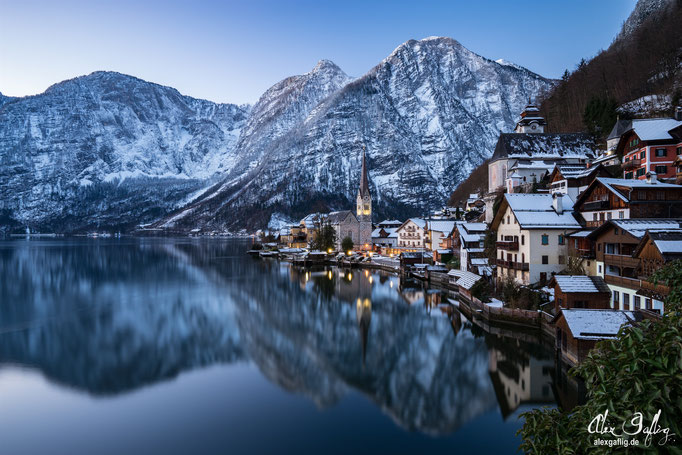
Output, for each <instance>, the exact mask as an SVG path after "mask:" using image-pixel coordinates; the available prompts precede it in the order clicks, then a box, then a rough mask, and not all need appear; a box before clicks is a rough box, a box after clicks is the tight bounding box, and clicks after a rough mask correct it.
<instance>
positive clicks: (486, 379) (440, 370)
mask: <svg viewBox="0 0 682 455" xmlns="http://www.w3.org/2000/svg"><path fill="white" fill-rule="evenodd" d="M246 249H247V245H246V244H244V242H238V241H234V240H231V241H228V240H226V241H219V240H208V241H192V240H187V239H181V240H174V239H128V240H110V241H106V240H99V241H96V242H95V241H91V240H88V241H86V240H78V241H69V240H59V241H57V240H55V241H43V242H5V243H2V244H0V279H1V283H2V284H1V285H0V315H2V319H1V323H0V372H2V371H8V370H9V369H12V368H14V367H15V366H20V367H21V371H22V372H23V373H21V374H30V372H31V371H35V372H38V373H39V374H40V375H42V376H43V377H44V378H46V379H47V380H48V381H49V382H50V383H52V384H54V385H55V386H57V389H55V392H54V393H59V387H64V386H65V387H66V388H68V389H69V390H71V391H77V392H79V393H84V394H87V395H89V396H93V397H109V398H110V399H114V400H116V399H117V398H118V397H121V399H126V400H127V401H130V400H131V398H129V397H130V396H131V395H133V397H134V399H133V402H135V400H139V401H140V403H142V402H143V401H144V397H145V396H146V395H149V394H150V393H152V392H151V391H153V390H154V389H155V387H153V386H155V385H157V384H159V385H160V384H162V383H167V382H169V381H170V380H173V379H175V378H178V377H181V376H182V375H183V374H184V373H189V372H191V371H204V370H205V369H206V367H209V366H212V365H222V366H227V367H231V366H235V367H236V366H238V365H244V364H247V365H250V366H253V368H255V371H257V372H258V374H259V375H260V376H261V377H264V378H265V379H267V381H268V382H269V383H270V384H274V385H276V386H277V387H278V388H279V389H280V390H281V391H282V392H283V393H285V394H291V393H293V394H294V395H295V396H298V397H300V398H301V399H303V400H307V401H308V402H310V401H312V402H313V403H314V404H315V406H316V408H318V409H320V410H322V411H323V412H324V411H326V410H329V409H333V408H334V407H335V406H336V405H337V404H340V403H344V402H345V398H344V397H347V396H349V395H355V394H359V395H360V396H362V397H365V398H366V399H367V400H369V402H370V403H372V405H373V406H374V407H375V408H376V409H378V410H380V413H381V414H382V415H383V416H387V417H389V418H390V420H391V421H392V423H393V424H394V426H397V427H398V428H400V429H401V430H402V431H403V433H402V434H404V435H405V437H409V438H417V436H416V435H420V434H421V435H429V436H430V437H433V436H439V437H445V436H452V435H457V434H458V429H460V428H461V427H463V426H465V425H467V424H468V423H470V422H473V421H476V420H477V419H481V418H484V417H485V418H486V419H489V418H492V417H486V416H491V415H493V416H494V415H499V416H500V417H501V418H499V417H498V419H499V422H500V423H499V425H503V423H504V422H511V423H513V426H512V427H510V428H507V427H500V428H505V430H504V431H505V432H506V434H507V435H508V436H507V439H506V440H508V441H512V442H511V443H509V442H505V444H510V445H506V446H505V447H507V448H509V447H510V446H513V447H516V446H517V445H518V439H517V437H516V436H514V433H515V431H516V429H518V426H520V422H518V421H517V420H516V419H517V417H518V414H519V412H521V411H523V410H527V409H531V408H533V407H538V406H543V405H549V406H555V405H558V406H561V407H566V408H570V407H572V406H574V405H575V404H576V403H578V402H579V401H580V398H579V397H580V394H581V390H580V386H579V385H578V384H576V383H575V380H574V379H572V378H570V377H567V376H566V374H565V372H562V371H561V370H560V369H559V370H557V369H556V368H555V358H554V353H553V350H552V349H551V346H548V345H547V344H546V343H544V342H543V341H542V340H541V339H540V338H538V336H537V335H535V334H524V333H522V332H519V331H518V330H513V331H511V330H505V329H500V328H495V327H487V326H485V325H482V324H481V323H478V322H476V321H474V322H472V321H471V320H469V319H468V318H466V317H465V316H464V315H463V314H462V313H460V311H459V310H458V308H457V300H456V295H453V294H452V293H448V292H446V291H440V290H436V289H425V288H423V287H422V286H421V284H420V283H418V282H411V281H409V280H403V279H401V278H400V277H398V276H395V275H390V274H387V273H385V272H380V271H369V270H359V269H352V270H351V269H348V270H343V269H337V268H321V269H298V268H296V267H294V266H292V265H291V264H288V263H281V262H277V261H274V260H261V259H254V258H250V257H248V256H246V255H245V254H244V251H245V250H246ZM250 381H251V382H253V380H250ZM134 391H141V393H136V394H131V392H134ZM31 393H33V392H32V391H29V390H27V391H26V394H27V397H26V400H25V402H22V407H23V408H31V406H35V404H33V402H32V401H31V400H30V397H29V396H28V395H30V394H31ZM185 393H187V394H189V395H190V396H191V394H193V393H196V394H197V396H199V395H203V394H207V393H212V394H218V395H219V394H221V393H225V391H224V390H223V389H216V390H213V389H205V388H202V389H200V390H199V389H197V390H193V389H190V390H189V391H187V392H185ZM258 393H262V392H256V394H258ZM15 399H17V400H21V394H19V396H18V397H15ZM96 405H97V407H99V408H101V409H103V410H106V409H108V408H107V406H111V404H110V402H109V401H97V402H96ZM139 406H140V410H144V411H143V412H153V410H150V409H148V408H147V407H144V405H143V404H140V405H139ZM249 406H250V408H249V409H250V410H249V411H248V413H247V414H254V418H255V419H263V418H264V417H263V416H267V415H269V414H272V412H273V410H272V406H274V405H273V404H272V403H271V402H270V401H269V402H267V403H261V404H259V407H257V408H254V406H255V405H254V404H253V403H251V404H250V405H249ZM354 406H359V405H354ZM255 409H257V410H258V411H257V412H256V410H255ZM36 412H37V413H39V412H40V410H39V409H38V408H36ZM69 412H70V411H69V409H68V408H64V409H60V415H61V416H62V418H63V419H65V421H68V419H69V418H70V417H73V416H70V414H69ZM141 412H142V411H141ZM211 412H217V411H215V410H214V411H211V410H206V413H207V415H210V414H211ZM235 412H240V415H243V414H244V411H243V410H235ZM356 412H362V413H364V414H367V411H366V410H365V411H360V410H357V411H356ZM258 413H263V415H260V414H258ZM491 413H492V414H491ZM322 415H325V414H322ZM330 415H333V414H330ZM2 417H3V416H2V412H0V418H2ZM73 418H75V417H73ZM309 418H310V419H313V421H315V419H319V417H315V416H312V415H311V416H310V417H309ZM367 418H368V419H369V418H370V417H367ZM368 422H370V421H369V420H368ZM372 422H373V423H374V424H375V425H377V428H378V427H380V426H381V423H380V422H379V421H376V422H374V421H372ZM51 423H52V422H44V424H45V425H47V426H49V425H50V424H51ZM254 424H255V422H254ZM349 424H350V423H349ZM487 425H490V423H487ZM498 430H499V431H502V430H501V429H498ZM468 431H471V430H468ZM491 431H492V430H491ZM12 432H13V428H12V426H11V425H7V426H6V428H5V430H0V436H2V437H3V438H9V439H8V440H10V441H11V440H12V437H13V433H12ZM65 434H66V435H68V432H67V433H65ZM138 437H139V438H141V439H143V438H147V437H149V436H148V434H142V433H140V435H138ZM212 437H213V438H214V439H215V440H216V442H215V444H216V445H215V447H222V445H221V444H222V443H223V442H224V441H223V440H222V439H221V438H222V436H221V434H218V433H217V434H214V435H212ZM291 437H292V438H294V437H295V435H292V436H291ZM321 437H322V436H321ZM326 437H327V438H328V439H329V438H330V436H329V435H327V436H326ZM232 438H234V436H233V435H232ZM420 441H421V442H420V444H423V443H424V441H423V440H421V439H420ZM460 443H461V442H458V444H460ZM17 444H19V443H18V442H17ZM321 444H322V443H321ZM114 447H115V446H114Z"/></svg>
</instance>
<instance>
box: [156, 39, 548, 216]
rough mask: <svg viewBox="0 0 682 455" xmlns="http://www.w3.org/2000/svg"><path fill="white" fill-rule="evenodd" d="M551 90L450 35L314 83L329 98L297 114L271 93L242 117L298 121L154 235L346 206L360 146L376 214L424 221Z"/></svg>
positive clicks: (254, 145)
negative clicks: (535, 99) (269, 114)
mask: <svg viewBox="0 0 682 455" xmlns="http://www.w3.org/2000/svg"><path fill="white" fill-rule="evenodd" d="M334 68H335V67H334ZM337 80H339V81H340V80H341V77H339V78H338V79H337ZM286 83H287V81H283V82H282V83H280V84H285V85H286ZM280 84H278V85H280ZM551 86H552V82H551V81H549V80H547V79H544V78H542V77H540V76H538V75H537V74H534V73H532V72H530V71H528V70H526V69H523V68H520V67H518V66H516V65H513V64H509V63H508V62H504V61H502V62H501V63H498V62H494V61H491V60H488V59H486V58H484V57H481V56H479V55H477V54H475V53H473V52H471V51H469V50H467V49H466V48H464V47H463V46H462V45H461V44H460V43H458V42H457V41H455V40H452V39H450V38H428V39H425V40H421V41H408V42H407V43H405V44H403V45H401V46H399V47H398V48H397V49H396V50H395V51H394V52H393V53H392V54H391V55H390V56H388V57H387V58H386V59H385V60H384V61H382V62H381V63H380V64H379V65H377V66H376V67H374V68H373V69H372V70H371V71H369V72H368V73H367V74H365V75H364V76H362V77H360V78H358V79H356V80H354V81H352V82H349V83H348V84H346V85H344V86H343V87H341V88H339V89H338V90H336V91H333V90H330V89H331V88H332V86H331V84H327V85H325V86H324V90H323V95H327V94H328V96H326V97H325V96H321V97H320V99H321V101H320V102H319V104H317V105H316V106H313V104H314V103H310V102H307V101H308V100H309V99H310V98H305V99H304V100H305V101H306V103H304V104H303V105H302V106H298V104H299V101H298V99H297V98H296V97H291V96H288V95H287V94H286V92H284V95H283V96H278V93H279V92H281V90H277V89H276V88H277V86H275V88H273V90H271V91H269V92H268V93H267V94H266V95H265V96H264V98H262V99H261V100H260V101H259V103H258V105H257V107H256V108H254V111H253V114H252V116H256V113H257V112H260V111H261V108H260V107H259V106H260V105H265V106H270V105H276V106H284V105H288V107H287V108H286V111H287V112H288V111H294V112H296V113H298V114H300V115H298V116H290V117H289V118H288V119H287V120H286V121H281V122H280V123H279V124H278V128H277V129H275V128H270V129H268V130H267V131H268V136H267V138H266V139H265V140H260V141H257V142H254V141H250V142H249V143H248V144H249V147H248V150H249V154H248V155H246V156H248V157H249V158H251V157H257V158H258V159H254V160H251V159H247V160H245V162H248V163H249V164H248V166H246V165H242V166H237V167H235V168H234V169H233V170H232V171H231V172H230V173H229V174H228V177H227V178H226V179H225V180H224V181H223V183H222V184H221V185H219V186H217V187H216V188H214V190H213V191H211V192H209V193H207V194H206V195H205V197H204V198H200V199H198V200H197V202H196V203H194V204H191V205H189V206H188V207H186V208H185V209H184V210H183V211H180V212H178V213H176V214H174V215H173V216H172V217H170V218H168V219H166V220H164V221H163V222H162V223H160V226H164V227H167V228H180V229H182V228H188V227H191V226H208V227H212V228H218V229H219V228H222V227H225V226H228V227H230V226H233V225H235V224H239V223H244V221H245V220H247V224H248V221H251V222H252V225H253V226H257V225H263V224H265V223H266V222H267V219H268V217H269V216H270V214H271V213H273V212H282V213H286V214H291V215H293V216H299V215H303V214H304V213H305V212H306V211H309V210H310V209H311V207H317V208H329V209H342V208H348V207H350V206H351V205H352V204H350V201H352V200H353V198H354V195H355V192H356V191H357V185H358V181H359V174H360V159H361V154H362V150H363V148H364V149H366V150H367V156H368V167H369V170H370V181H371V187H372V193H373V198H374V202H375V204H374V206H375V208H376V211H377V212H379V214H380V215H382V216H398V217H400V216H409V215H417V214H423V213H424V211H425V210H427V209H429V208H431V209H433V208H436V207H438V206H439V205H441V204H443V203H444V202H445V200H446V198H447V195H449V193H450V192H451V191H452V189H453V188H454V187H455V186H456V185H457V184H458V183H459V182H460V181H462V180H463V179H464V178H466V176H467V175H468V174H469V173H470V172H471V170H472V169H473V168H475V167H476V166H477V165H478V164H480V163H481V162H482V161H483V160H484V159H485V158H487V157H489V156H490V154H491V151H492V148H493V146H494V143H495V140H496V139H497V136H498V135H499V132H500V131H509V130H510V129H512V128H513V126H514V122H515V118H516V117H517V115H518V113H519V112H520V111H521V110H522V108H523V106H524V105H525V103H526V102H527V100H528V97H529V96H537V95H538V94H540V93H542V92H544V91H546V90H548V89H549V88H550V87H551ZM273 97H278V98H280V99H277V101H274V100H273ZM282 97H284V98H285V99H284V100H282V99H281V98H282ZM311 107H312V109H311ZM280 109H282V110H284V108H281V107H280ZM254 121H255V120H254ZM284 125H286V126H284ZM247 130H248V128H246V129H245V131H247ZM240 143H241V139H240ZM241 152H242V150H241V149H240V153H241ZM320 206H324V207H320Z"/></svg>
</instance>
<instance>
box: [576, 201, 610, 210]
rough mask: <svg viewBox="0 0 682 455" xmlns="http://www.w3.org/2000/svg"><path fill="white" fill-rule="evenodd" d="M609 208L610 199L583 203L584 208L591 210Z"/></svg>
mask: <svg viewBox="0 0 682 455" xmlns="http://www.w3.org/2000/svg"><path fill="white" fill-rule="evenodd" d="M608 208H609V201H591V202H585V203H584V204H583V207H582V210H583V211H586V212H589V211H592V210H605V209H608Z"/></svg>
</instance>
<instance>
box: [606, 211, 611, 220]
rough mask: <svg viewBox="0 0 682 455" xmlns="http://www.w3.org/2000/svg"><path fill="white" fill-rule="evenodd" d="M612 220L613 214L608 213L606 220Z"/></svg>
mask: <svg viewBox="0 0 682 455" xmlns="http://www.w3.org/2000/svg"><path fill="white" fill-rule="evenodd" d="M611 218H612V215H611V212H609V213H607V214H606V219H607V220H610V219H611Z"/></svg>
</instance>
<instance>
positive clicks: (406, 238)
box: [396, 218, 426, 252]
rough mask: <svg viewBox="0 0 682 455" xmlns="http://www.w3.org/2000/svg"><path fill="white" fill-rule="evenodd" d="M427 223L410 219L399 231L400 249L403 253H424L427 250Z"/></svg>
mask: <svg viewBox="0 0 682 455" xmlns="http://www.w3.org/2000/svg"><path fill="white" fill-rule="evenodd" d="M425 228H426V221H425V220H423V219H422V218H410V219H408V220H407V221H405V222H404V223H403V224H402V225H401V226H400V227H399V228H398V229H397V231H396V232H397V233H398V249H399V250H401V251H408V252H409V251H422V250H424V249H425V248H426V229H425Z"/></svg>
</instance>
